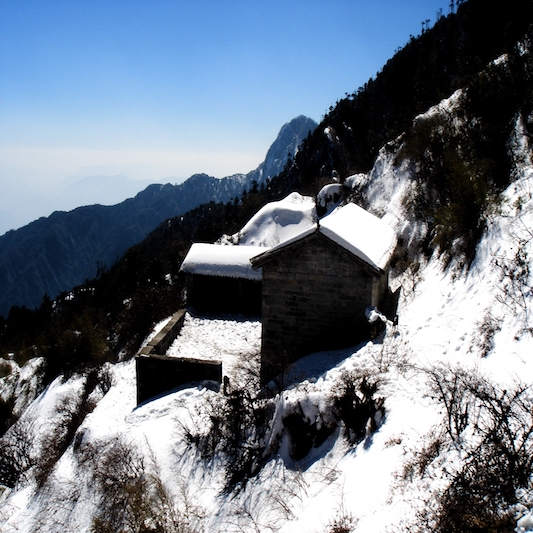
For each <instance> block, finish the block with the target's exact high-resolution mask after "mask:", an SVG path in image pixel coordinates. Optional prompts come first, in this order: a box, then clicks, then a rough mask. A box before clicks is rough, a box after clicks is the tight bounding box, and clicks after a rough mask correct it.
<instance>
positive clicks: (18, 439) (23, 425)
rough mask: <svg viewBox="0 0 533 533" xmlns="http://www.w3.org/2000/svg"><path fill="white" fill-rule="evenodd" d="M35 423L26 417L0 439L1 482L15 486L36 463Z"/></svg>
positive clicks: (8, 485)
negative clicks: (34, 446) (34, 444)
mask: <svg viewBox="0 0 533 533" xmlns="http://www.w3.org/2000/svg"><path fill="white" fill-rule="evenodd" d="M34 438H35V429H34V426H33V423H32V422H31V421H29V420H28V419H26V418H24V419H21V420H19V421H18V422H16V423H15V424H14V425H12V426H11V427H10V428H9V430H8V431H7V432H6V434H5V435H4V436H3V437H2V438H1V439H0V484H1V485H6V486H7V487H11V488H12V487H14V486H15V485H16V483H17V482H18V481H19V480H20V479H21V478H22V477H23V476H24V475H25V474H26V473H27V472H28V471H29V470H30V468H31V467H32V466H33V465H34V463H35V457H34V450H33V442H34Z"/></svg>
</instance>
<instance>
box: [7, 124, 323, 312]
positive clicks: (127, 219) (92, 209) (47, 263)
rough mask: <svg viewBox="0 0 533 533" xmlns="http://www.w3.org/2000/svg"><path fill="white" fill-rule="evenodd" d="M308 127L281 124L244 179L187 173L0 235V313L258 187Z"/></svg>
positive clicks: (76, 280)
mask: <svg viewBox="0 0 533 533" xmlns="http://www.w3.org/2000/svg"><path fill="white" fill-rule="evenodd" d="M315 126H316V123H315V122H314V121H313V120H312V119H309V118H307V117H304V116H302V115H300V116H298V117H296V118H294V119H293V120H291V121H290V122H288V123H287V124H285V125H284V126H283V127H282V128H281V130H280V133H279V135H278V137H277V138H276V140H275V141H274V142H273V143H272V145H271V146H270V148H269V150H268V152H267V156H266V158H265V161H264V162H263V163H261V164H260V165H259V167H258V168H257V169H255V170H252V171H250V172H248V173H247V174H236V175H233V176H228V177H225V178H221V179H219V178H214V177H212V176H208V175H207V174H194V175H193V176H191V177H190V178H189V179H187V180H186V181H184V182H183V183H180V184H179V185H172V184H169V183H167V184H163V185H162V184H152V185H149V186H148V187H147V188H146V189H144V190H143V191H141V192H139V193H138V194H137V195H136V196H134V197H133V198H128V199H126V200H124V201H123V202H121V203H119V204H115V205H114V206H103V205H99V204H95V205H91V206H82V207H78V208H76V209H73V210H71V211H66V212H65V211H55V212H53V213H52V214H51V215H50V216H49V217H42V218H40V219H38V220H35V221H33V222H31V223H30V224H28V225H26V226H24V227H22V228H19V229H18V230H12V231H9V232H7V233H6V234H4V235H3V236H0V315H2V314H3V315H5V316H7V313H8V312H9V310H10V308H11V307H12V306H18V307H22V306H25V307H28V308H33V307H37V306H38V305H39V304H40V302H41V300H42V298H43V296H44V295H45V294H47V295H49V296H50V297H52V298H54V297H55V296H56V295H58V294H59V293H60V292H62V291H68V290H69V289H70V288H72V287H74V286H75V285H78V284H80V283H83V281H85V280H86V279H90V278H92V277H94V276H95V275H96V274H97V272H98V270H99V269H100V268H102V267H108V266H110V265H111V264H112V263H113V262H114V261H115V260H116V259H118V257H120V255H122V253H123V252H124V251H125V250H127V249H128V248H129V247H130V246H132V245H134V244H135V243H137V242H139V241H140V240H142V239H143V238H144V237H145V236H146V235H148V233H149V232H150V231H152V230H153V229H155V228H156V227H157V226H158V225H159V224H160V223H161V222H163V221H164V220H166V219H169V218H172V217H175V216H179V215H181V214H183V213H185V212H186V211H189V210H190V209H193V208H195V207H197V206H198V205H200V204H203V203H207V202H210V201H214V202H229V201H230V200H234V199H235V198H237V197H239V196H240V195H241V194H242V193H243V192H244V191H245V190H246V189H247V188H250V187H251V186H252V184H253V182H254V181H255V182H257V183H258V184H265V183H266V181H267V179H269V177H271V176H272V175H275V174H277V173H279V170H278V169H282V168H283V165H285V162H286V161H287V157H288V155H289V153H294V152H295V151H296V149H297V147H298V145H299V143H300V142H301V141H302V140H303V138H304V137H305V136H306V135H307V134H308V133H309V131H311V130H312V129H313V128H314V127H315ZM285 143H287V144H285Z"/></svg>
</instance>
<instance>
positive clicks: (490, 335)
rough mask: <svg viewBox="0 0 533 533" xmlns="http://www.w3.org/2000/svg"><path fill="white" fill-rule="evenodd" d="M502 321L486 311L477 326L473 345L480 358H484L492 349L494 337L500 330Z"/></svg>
mask: <svg viewBox="0 0 533 533" xmlns="http://www.w3.org/2000/svg"><path fill="white" fill-rule="evenodd" d="M501 324H502V319H501V318H499V317H495V316H494V315H493V314H492V313H491V312H490V311H487V313H486V314H485V316H484V317H483V321H482V322H480V323H479V324H478V328H477V335H476V342H475V345H476V347H477V349H478V350H479V352H480V354H481V357H486V356H487V355H489V353H490V352H491V350H492V348H493V347H494V335H496V333H498V331H500V329H501Z"/></svg>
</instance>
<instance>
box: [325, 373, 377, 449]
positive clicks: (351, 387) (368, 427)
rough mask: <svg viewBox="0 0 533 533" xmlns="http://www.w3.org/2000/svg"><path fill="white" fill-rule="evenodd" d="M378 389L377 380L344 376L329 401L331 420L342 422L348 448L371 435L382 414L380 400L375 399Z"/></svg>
mask: <svg viewBox="0 0 533 533" xmlns="http://www.w3.org/2000/svg"><path fill="white" fill-rule="evenodd" d="M378 387H379V378H378V377H371V376H367V375H365V374H364V373H362V375H354V374H351V373H347V372H346V373H344V374H343V375H342V376H341V379H340V380H339V382H338V386H337V389H336V390H335V391H334V393H333V397H332V398H331V399H330V402H331V405H332V409H333V413H334V416H335V418H336V419H337V420H342V422H343V424H344V428H345V436H346V438H347V439H348V440H349V441H350V442H351V443H352V444H353V443H356V442H359V441H360V440H361V439H363V438H364V437H365V435H366V434H367V433H372V432H374V431H375V430H376V429H377V426H378V423H379V422H380V421H381V419H382V418H383V416H384V414H385V408H384V400H383V398H380V397H377V396H376V393H377V390H378Z"/></svg>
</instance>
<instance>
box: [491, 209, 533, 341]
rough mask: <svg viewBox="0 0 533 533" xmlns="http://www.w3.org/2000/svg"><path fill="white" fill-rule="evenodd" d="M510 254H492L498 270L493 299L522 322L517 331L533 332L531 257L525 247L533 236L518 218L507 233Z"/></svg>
mask: <svg viewBox="0 0 533 533" xmlns="http://www.w3.org/2000/svg"><path fill="white" fill-rule="evenodd" d="M509 238H510V242H511V249H512V252H513V256H512V257H511V258H508V257H503V256H500V257H494V259H493V265H494V266H495V267H496V269H498V271H499V274H500V280H499V281H500V283H499V284H498V285H497V286H496V288H497V290H498V294H497V296H496V299H497V300H498V301H499V302H500V303H501V304H503V305H504V306H505V307H506V308H507V309H508V310H509V311H510V312H511V313H512V315H513V316H514V317H516V318H518V319H519V320H520V322H521V324H522V329H521V330H520V331H519V332H518V333H517V337H520V335H522V334H523V333H526V332H527V333H530V334H531V335H533V319H532V316H531V309H530V308H531V302H532V300H533V288H532V272H531V268H530V264H531V258H530V256H529V250H528V247H529V245H530V243H531V241H532V239H533V232H532V231H531V230H530V229H529V228H528V227H527V226H526V224H525V223H524V222H523V221H522V220H521V219H520V218H519V219H518V220H517V222H516V223H515V225H514V228H513V229H512V231H511V232H510V235H509Z"/></svg>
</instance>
